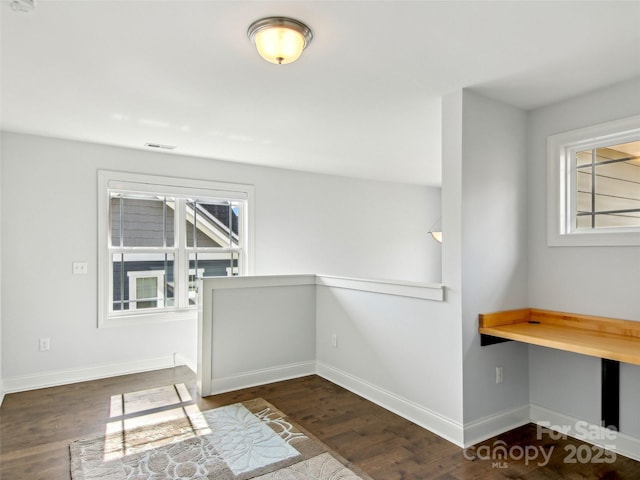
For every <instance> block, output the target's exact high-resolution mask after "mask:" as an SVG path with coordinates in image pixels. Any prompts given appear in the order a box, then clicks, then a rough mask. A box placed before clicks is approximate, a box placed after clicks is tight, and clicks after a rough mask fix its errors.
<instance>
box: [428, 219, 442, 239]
mask: <svg viewBox="0 0 640 480" xmlns="http://www.w3.org/2000/svg"><path fill="white" fill-rule="evenodd" d="M429 233H430V234H431V236H432V237H433V239H434V240H435V241H436V242H439V243H442V227H441V226H440V218H438V220H437V221H436V223H434V224H433V225H431V228H430V229H429Z"/></svg>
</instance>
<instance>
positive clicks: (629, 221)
mask: <svg viewBox="0 0 640 480" xmlns="http://www.w3.org/2000/svg"><path fill="white" fill-rule="evenodd" d="M638 225H640V213H638V212H632V213H626V214H609V215H607V214H602V215H596V228H607V227H635V226H638Z"/></svg>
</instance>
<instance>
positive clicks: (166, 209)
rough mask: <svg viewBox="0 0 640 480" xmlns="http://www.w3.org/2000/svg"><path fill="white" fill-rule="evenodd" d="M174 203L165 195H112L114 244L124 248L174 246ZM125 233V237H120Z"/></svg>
mask: <svg viewBox="0 0 640 480" xmlns="http://www.w3.org/2000/svg"><path fill="white" fill-rule="evenodd" d="M173 206H174V203H173V202H168V203H165V200H164V198H129V197H123V198H118V197H116V198H112V199H111V208H112V212H111V231H112V242H113V245H116V246H122V247H164V246H165V238H166V246H167V247H173V246H174V228H173V224H174V221H173V219H174V212H173V208H172V207H173ZM120 236H122V240H120Z"/></svg>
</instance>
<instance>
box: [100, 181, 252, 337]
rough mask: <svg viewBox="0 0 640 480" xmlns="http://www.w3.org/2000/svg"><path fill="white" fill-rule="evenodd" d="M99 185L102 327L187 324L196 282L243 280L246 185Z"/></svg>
mask: <svg viewBox="0 0 640 480" xmlns="http://www.w3.org/2000/svg"><path fill="white" fill-rule="evenodd" d="M139 177H143V178H139ZM140 180H143V181H142V182H140ZM100 183H101V189H103V191H102V192H101V195H103V196H104V197H103V198H105V197H106V204H102V206H101V210H105V209H106V210H107V211H106V212H105V213H106V215H105V220H106V223H107V225H106V226H104V225H103V227H105V228H102V233H101V241H102V245H103V246H102V248H101V255H104V254H106V256H105V257H104V258H103V259H102V261H101V269H100V270H101V271H100V277H99V278H100V281H101V283H102V285H101V288H100V292H101V294H102V295H103V296H105V297H106V299H101V300H102V301H101V302H100V303H101V312H100V313H101V320H100V323H101V324H102V325H106V324H109V323H113V322H114V321H116V322H117V321H121V320H126V321H127V322H130V321H133V320H136V319H138V320H145V321H148V320H172V319H179V318H182V317H185V316H187V317H188V316H191V317H192V316H193V315H194V314H195V313H194V311H195V309H196V308H197V304H198V278H201V277H220V276H234V275H244V274H246V273H248V271H249V256H248V252H247V249H248V243H249V242H248V233H249V232H248V202H249V197H250V196H251V194H252V189H251V187H250V186H245V185H237V184H220V183H213V182H203V181H196V180H192V181H191V180H185V179H168V178H164V177H151V176H146V175H144V176H140V175H131V174H123V173H120V172H100Z"/></svg>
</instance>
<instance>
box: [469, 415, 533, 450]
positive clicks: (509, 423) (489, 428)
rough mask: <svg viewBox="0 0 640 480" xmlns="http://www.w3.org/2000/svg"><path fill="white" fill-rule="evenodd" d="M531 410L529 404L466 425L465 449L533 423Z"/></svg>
mask: <svg viewBox="0 0 640 480" xmlns="http://www.w3.org/2000/svg"><path fill="white" fill-rule="evenodd" d="M529 410H530V409H529V404H526V405H522V406H520V407H517V408H514V409H511V410H505V411H503V412H498V413H496V414H494V415H490V416H488V417H484V418H480V419H478V420H474V421H473V422H470V423H466V424H465V426H464V447H465V448H467V447H470V446H472V445H475V444H476V443H480V442H482V441H484V440H487V439H488V438H491V437H494V436H496V435H500V434H501V433H505V432H508V431H509V430H513V429H514V428H518V427H521V426H522V425H526V424H527V423H531V420H530V418H529Z"/></svg>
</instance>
